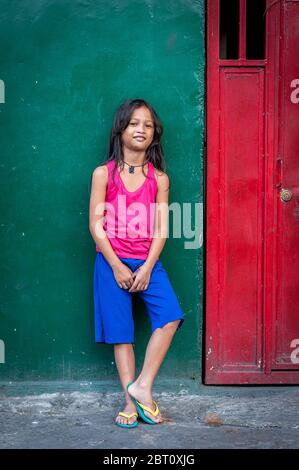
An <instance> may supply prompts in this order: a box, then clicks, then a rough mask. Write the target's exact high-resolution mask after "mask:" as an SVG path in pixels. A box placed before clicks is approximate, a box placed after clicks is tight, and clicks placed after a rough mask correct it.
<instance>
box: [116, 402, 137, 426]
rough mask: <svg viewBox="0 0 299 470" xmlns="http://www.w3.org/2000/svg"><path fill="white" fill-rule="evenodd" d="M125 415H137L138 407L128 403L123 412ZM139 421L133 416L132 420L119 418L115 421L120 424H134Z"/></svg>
mask: <svg viewBox="0 0 299 470" xmlns="http://www.w3.org/2000/svg"><path fill="white" fill-rule="evenodd" d="M122 411H123V413H127V414H129V415H130V414H131V413H137V410H136V406H135V405H134V403H132V402H131V403H127V404H126V406H125V408H124V409H123V410H122ZM136 420H137V416H132V417H131V418H125V417H124V416H119V415H118V416H117V417H116V419H115V421H116V423H120V424H133V423H134V422H135V421H136Z"/></svg>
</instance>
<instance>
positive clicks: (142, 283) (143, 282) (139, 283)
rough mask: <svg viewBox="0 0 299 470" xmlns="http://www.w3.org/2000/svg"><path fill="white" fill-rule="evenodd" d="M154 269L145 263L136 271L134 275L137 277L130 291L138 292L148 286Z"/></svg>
mask: <svg viewBox="0 0 299 470" xmlns="http://www.w3.org/2000/svg"><path fill="white" fill-rule="evenodd" d="M151 272H152V270H151V269H149V268H148V267H147V266H145V265H144V264H143V265H142V266H140V267H139V268H138V269H136V271H134V273H133V276H134V277H135V279H134V282H133V285H132V286H131V288H130V289H129V292H138V291H141V290H145V289H147V288H148V285H149V281H150V278H151Z"/></svg>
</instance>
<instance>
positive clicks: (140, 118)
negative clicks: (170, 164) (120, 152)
mask: <svg viewBox="0 0 299 470" xmlns="http://www.w3.org/2000/svg"><path fill="white" fill-rule="evenodd" d="M153 137H154V121H153V118H152V115H151V112H150V110H149V109H148V108H146V107H145V106H142V107H140V108H137V109H135V110H134V111H133V113H132V116H131V119H130V121H129V124H128V125H127V127H126V129H125V130H124V131H123V132H122V143H123V146H124V147H127V148H128V149H130V150H139V151H140V150H143V151H145V150H146V149H147V147H149V145H150V144H151V143H152V140H153Z"/></svg>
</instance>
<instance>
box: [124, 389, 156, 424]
mask: <svg viewBox="0 0 299 470" xmlns="http://www.w3.org/2000/svg"><path fill="white" fill-rule="evenodd" d="M132 383H133V382H130V383H129V384H128V385H127V391H128V394H129V395H130V393H129V390H128V388H129V386H130V385H132ZM130 398H131V400H132V401H133V403H134V405H135V406H136V408H137V411H138V414H139V416H140V418H142V419H143V421H144V422H145V423H147V424H160V423H156V422H155V421H153V420H152V419H150V418H149V417H148V416H146V415H145V414H144V410H145V411H148V412H149V413H151V414H152V415H153V416H157V414H158V413H159V408H158V405H157V403H156V402H155V401H154V400H153V403H154V405H155V408H156V409H155V410H154V411H153V410H151V409H150V408H149V407H148V406H146V405H143V404H142V403H140V401H138V400H136V399H135V398H134V397H132V396H131V395H130Z"/></svg>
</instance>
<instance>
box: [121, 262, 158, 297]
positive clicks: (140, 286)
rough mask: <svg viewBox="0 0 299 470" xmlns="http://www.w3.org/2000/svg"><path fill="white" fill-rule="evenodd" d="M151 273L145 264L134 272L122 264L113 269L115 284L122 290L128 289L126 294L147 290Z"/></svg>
mask: <svg viewBox="0 0 299 470" xmlns="http://www.w3.org/2000/svg"><path fill="white" fill-rule="evenodd" d="M151 271H152V270H151V269H150V268H149V267H148V266H147V265H145V264H143V265H142V266H140V267H139V268H138V269H136V271H134V272H133V271H131V269H130V268H129V267H128V266H127V265H125V264H124V263H121V264H120V265H118V266H117V267H116V268H114V269H113V273H114V277H115V280H116V282H117V284H118V285H119V287H120V288H122V289H128V292H139V291H142V290H145V289H147V288H148V285H149V281H150V277H151Z"/></svg>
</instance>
